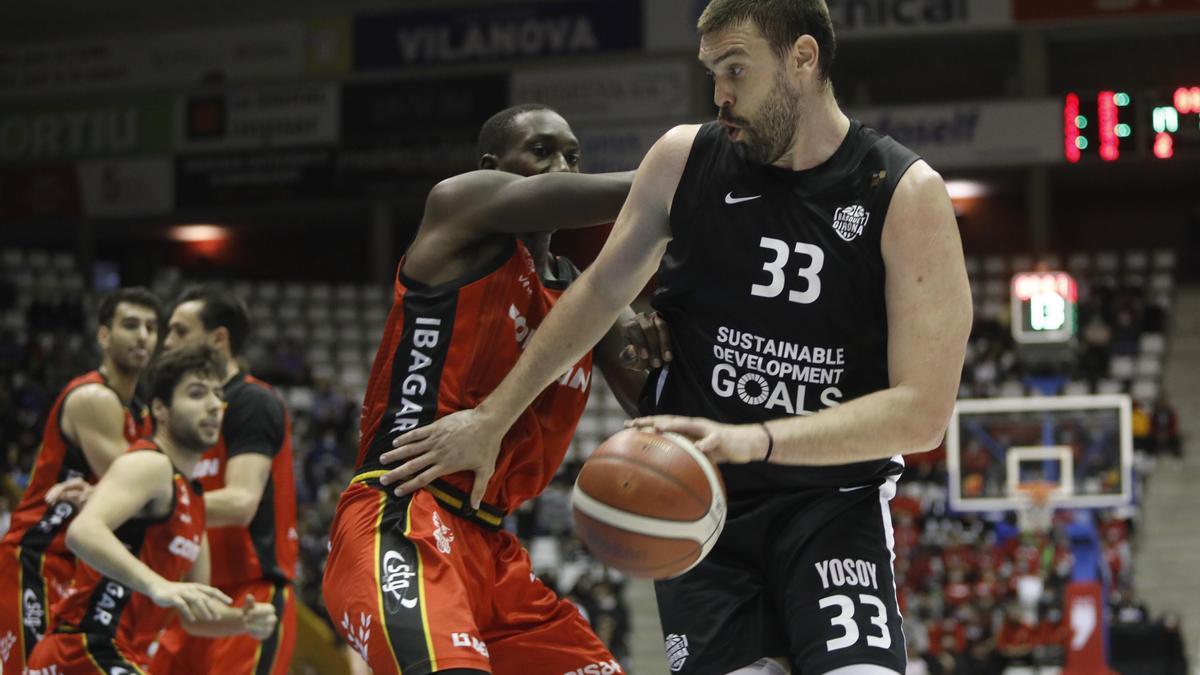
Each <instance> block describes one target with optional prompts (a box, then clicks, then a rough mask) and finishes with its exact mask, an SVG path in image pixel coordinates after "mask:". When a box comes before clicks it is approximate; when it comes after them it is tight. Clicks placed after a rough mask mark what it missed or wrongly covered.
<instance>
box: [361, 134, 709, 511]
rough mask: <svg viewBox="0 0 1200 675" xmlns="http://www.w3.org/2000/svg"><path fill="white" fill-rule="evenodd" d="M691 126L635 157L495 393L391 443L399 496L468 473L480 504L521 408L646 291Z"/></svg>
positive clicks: (389, 478)
mask: <svg viewBox="0 0 1200 675" xmlns="http://www.w3.org/2000/svg"><path fill="white" fill-rule="evenodd" d="M697 128H698V127H694V126H693V127H676V128H675V129H673V130H671V131H669V132H667V134H666V135H665V136H663V137H662V138H661V139H659V141H658V142H657V143H655V145H654V147H653V148H651V150H650V152H649V153H648V154H647V155H646V158H645V159H644V160H643V161H642V165H641V167H639V169H638V173H637V179H636V180H635V181H634V185H633V189H632V190H631V191H630V194H629V199H628V200H627V201H626V202H625V206H624V208H622V209H621V213H620V215H619V216H618V217H617V221H616V225H615V226H614V227H613V231H612V234H611V235H610V236H609V238H608V241H607V242H606V243H605V244H604V248H603V250H601V251H600V255H599V257H597V259H596V261H595V262H594V263H593V264H592V265H591V267H589V268H588V269H587V271H586V272H584V273H583V276H581V277H580V278H579V280H578V281H576V282H575V283H574V284H572V285H571V288H569V289H568V290H567V292H566V293H564V294H563V297H562V298H561V299H560V300H559V301H558V303H557V304H556V305H555V307H554V309H553V310H551V312H550V314H549V315H548V316H547V317H546V320H545V321H544V322H542V325H541V326H540V327H539V328H538V330H537V332H536V333H535V334H534V337H533V339H532V340H530V343H529V345H528V347H526V349H525V352H524V354H523V355H522V356H521V358H520V360H519V361H518V362H517V364H516V365H515V366H514V367H513V369H512V371H511V372H510V373H509V374H508V376H507V377H506V378H505V379H504V381H503V382H502V383H501V384H500V386H499V387H497V388H496V390H495V391H494V392H492V394H491V395H489V396H488V398H487V399H486V400H485V401H484V402H483V404H481V405H480V406H479V407H478V408H476V409H474V410H466V411H461V412H458V413H454V414H452V415H447V416H446V417H443V418H441V419H440V420H437V421H435V422H434V423H433V424H430V425H427V426H425V427H421V428H419V429H414V430H412V431H410V432H408V433H405V434H403V435H401V436H400V437H398V438H397V439H395V441H394V442H393V445H394V446H395V447H396V449H395V450H393V451H391V452H387V453H384V454H383V456H382V457H381V459H382V461H383V462H384V463H393V462H397V461H404V460H407V461H405V463H404V464H403V465H402V466H401V467H400V468H398V469H393V470H392V471H391V472H389V473H388V474H387V475H385V476H384V477H383V478H382V480H381V482H383V483H384V484H385V485H390V484H395V483H400V485H399V487H397V488H396V490H397V493H398V494H407V493H409V492H412V491H413V490H417V489H419V488H421V487H424V486H425V485H427V484H429V482H430V481H432V480H433V479H434V478H437V477H439V476H444V475H447V474H450V473H455V472H457V471H464V470H469V471H473V472H474V473H475V485H474V488H473V489H472V492H471V501H472V504H473V505H476V506H477V505H478V504H479V502H480V501H481V500H482V499H483V493H484V491H485V489H486V488H487V482H488V479H490V478H491V475H492V472H493V471H494V470H495V463H496V456H497V454H498V453H499V450H500V440H501V439H502V438H503V436H504V433H505V432H506V431H507V430H508V428H509V427H510V426H512V423H513V422H514V421H515V420H516V419H517V417H518V416H519V415H520V414H521V411H523V410H524V409H525V408H526V407H528V406H529V404H530V402H532V401H533V399H534V398H536V397H537V395H538V394H539V393H540V392H541V391H542V390H543V389H545V388H546V386H547V385H549V384H550V383H551V382H552V381H554V380H555V379H556V378H557V377H559V376H560V375H561V374H562V373H563V372H564V371H566V370H567V368H569V367H570V366H571V364H573V363H574V362H575V361H577V360H578V359H579V357H581V356H582V355H583V354H584V353H585V352H587V350H589V349H591V348H592V347H593V346H594V345H595V344H596V343H597V341H599V340H600V338H601V337H602V336H603V335H604V333H605V331H607V330H608V329H609V327H610V326H612V325H613V323H614V322H615V321H616V319H617V317H618V315H619V314H620V313H621V311H622V310H623V309H624V308H625V307H627V306H628V305H629V303H630V301H632V300H633V299H634V297H635V296H636V295H637V294H638V292H639V291H641V289H642V287H644V286H645V284H646V281H647V280H648V279H649V278H650V276H651V275H652V274H653V273H654V270H655V269H657V267H658V262H659V260H660V258H661V257H662V254H663V251H664V250H665V249H666V246H667V242H668V241H669V240H670V225H669V220H668V218H669V215H670V214H669V209H670V201H671V199H672V197H673V196H674V194H675V189H676V188H677V187H678V185H679V179H680V177H681V176H682V174H683V167H684V164H685V163H686V162H687V157H688V153H689V152H690V151H691V146H692V141H693V139H694V138H695V136H696V130H697Z"/></svg>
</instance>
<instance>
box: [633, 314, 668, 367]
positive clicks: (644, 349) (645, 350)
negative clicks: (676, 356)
mask: <svg viewBox="0 0 1200 675" xmlns="http://www.w3.org/2000/svg"><path fill="white" fill-rule="evenodd" d="M621 335H622V336H624V338H625V342H626V343H627V344H626V345H625V349H624V350H622V351H621V365H623V366H625V367H626V368H629V369H630V370H650V369H651V368H661V367H662V365H663V363H668V362H670V360H671V330H670V328H668V327H667V322H666V320H664V319H663V318H662V317H661V316H660V315H659V313H658V312H642V313H641V314H638V315H637V316H635V317H634V318H633V319H632V320H630V321H626V322H625V323H623V324H621Z"/></svg>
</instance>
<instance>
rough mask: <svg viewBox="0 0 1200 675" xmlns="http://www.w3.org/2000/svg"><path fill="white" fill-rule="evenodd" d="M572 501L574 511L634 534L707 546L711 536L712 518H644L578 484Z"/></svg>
mask: <svg viewBox="0 0 1200 675" xmlns="http://www.w3.org/2000/svg"><path fill="white" fill-rule="evenodd" d="M571 499H572V501H573V502H574V505H575V508H577V509H579V510H580V511H582V512H584V513H586V514H587V515H588V516H591V517H592V518H594V519H596V520H598V521H600V522H602V523H606V524H608V525H611V526H612V527H616V528H619V529H622V530H626V531H628V532H632V533H634V534H643V535H650V536H658V537H663V538H666V539H689V540H691V541H694V542H696V543H697V544H703V543H705V541H706V540H707V538H708V536H709V528H708V527H707V526H706V523H707V521H708V519H709V515H708V514H705V515H703V516H701V517H700V518H697V519H696V520H689V521H681V520H664V519H662V518H654V517H651V516H641V515H637V514H634V513H629V512H628V511H623V510H621V509H619V508H616V507H615V506H609V505H608V504H605V503H604V502H602V501H600V500H598V499H596V498H595V497H593V496H591V495H589V494H588V493H587V492H585V491H583V490H581V489H580V488H579V485H578V484H576V485H575V489H574V491H573V492H572V494H571Z"/></svg>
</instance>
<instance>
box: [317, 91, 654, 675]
mask: <svg viewBox="0 0 1200 675" xmlns="http://www.w3.org/2000/svg"><path fill="white" fill-rule="evenodd" d="M480 154H481V158H480V162H479V166H480V168H481V169H484V170H481V171H474V172H471V173H466V174H462V175H460V176H455V177H453V178H450V179H448V180H446V181H443V182H442V183H440V184H438V185H437V186H436V187H434V188H433V191H432V192H431V193H430V195H429V198H428V200H427V201H426V204H425V214H424V217H423V218H422V221H421V226H420V229H419V230H418V232H417V236H416V238H415V240H414V241H413V243H412V245H411V246H410V247H409V249H408V251H407V253H406V254H405V256H404V259H403V260H402V261H401V264H400V269H399V271H398V273H397V279H396V285H395V296H394V300H393V305H392V310H391V313H390V315H389V316H388V322H387V327H386V329H385V333H384V336H383V341H382V343H381V344H380V346H379V351H378V352H377V354H376V356H375V363H374V366H373V367H372V371H371V378H370V381H369V382H368V385H367V393H366V400H365V401H364V405H363V417H362V422H361V432H362V434H361V441H360V446H359V455H358V462H357V475H356V477H355V478H354V481H353V483H352V484H351V485H350V487H349V488H347V490H346V491H345V492H344V493H343V494H342V497H341V500H340V502H339V504H338V510H337V515H336V516H335V519H334V523H333V531H332V534H331V537H330V539H331V550H330V554H329V560H328V564H327V565H326V568H325V579H324V595H325V602H326V605H327V606H328V608H329V614H330V618H331V619H333V622H334V624H335V626H336V627H337V628H338V631H339V632H340V633H341V635H342V637H343V638H344V639H345V640H346V641H347V642H348V643H349V644H350V645H351V646H352V647H353V648H355V649H356V650H357V651H358V653H359V654H361V655H362V657H363V658H364V659H366V660H367V662H368V663H369V664H370V666H371V669H372V670H373V672H375V673H376V674H377V675H385V674H398V673H404V675H425V674H426V673H434V672H438V673H468V672H469V673H479V672H494V673H517V672H530V671H529V670H528V669H529V667H530V666H532V665H536V666H537V670H536V672H539V673H542V672H545V673H569V672H576V671H580V672H589V673H590V672H597V673H600V672H604V673H619V672H623V671H622V670H621V667H620V664H618V663H617V662H616V660H615V659H614V658H613V656H612V655H611V654H610V653H609V651H608V650H607V649H606V648H605V647H604V645H603V644H602V643H601V642H600V640H599V639H598V638H597V637H596V636H595V634H594V633H593V632H592V630H591V628H590V627H589V626H588V624H587V622H586V621H585V620H584V619H583V617H582V616H581V615H580V613H579V611H578V610H577V609H576V608H575V607H574V606H573V605H571V604H570V603H569V602H567V601H565V600H562V599H560V598H558V596H557V595H556V594H555V593H554V591H553V590H551V589H550V588H548V587H546V586H545V585H543V584H542V583H541V582H540V581H538V580H537V579H536V578H534V576H533V573H532V570H531V567H530V562H529V556H528V554H527V553H526V552H525V550H524V549H523V548H522V547H521V545H520V543H519V542H518V541H517V539H516V537H514V536H513V535H512V534H511V533H509V532H505V531H502V530H501V527H500V526H501V523H502V519H503V518H504V515H505V514H506V513H509V512H511V511H512V510H513V509H514V508H516V506H517V505H519V504H520V503H521V502H523V501H525V500H527V499H530V498H532V497H534V496H536V495H537V494H538V493H540V492H541V491H542V489H544V488H545V486H546V485H547V483H549V481H550V479H551V478H552V477H553V475H554V473H555V471H556V470H557V469H558V466H559V464H560V463H561V462H562V459H563V456H564V455H565V453H566V450H567V447H568V444H569V443H570V440H571V437H572V435H573V433H574V430H575V425H576V423H577V421H578V420H579V416H580V414H581V413H582V412H583V407H584V403H585V402H586V401H587V395H588V391H589V389H590V384H591V377H592V356H591V355H590V354H589V355H587V356H584V357H583V358H581V359H579V360H578V361H577V362H576V363H574V364H573V365H572V366H571V367H570V369H569V370H567V371H566V372H564V373H563V374H562V376H561V377H560V378H559V380H558V382H556V383H555V384H552V385H551V386H550V387H549V388H548V389H546V391H545V392H543V394H542V396H541V397H539V398H538V400H537V401H535V402H534V403H533V404H532V405H531V406H529V408H528V409H527V410H526V411H525V412H524V414H523V415H522V416H521V419H520V421H519V422H518V423H517V424H516V425H515V426H514V428H513V431H512V433H511V434H509V435H508V437H507V438H506V439H505V444H504V449H503V451H502V452H501V456H500V459H499V461H498V462H497V463H496V464H495V465H494V466H488V467H486V470H485V467H483V466H477V467H476V466H459V467H457V468H458V469H461V470H460V471H456V472H446V471H441V472H440V473H445V474H448V475H446V477H445V478H444V479H443V480H439V481H436V482H434V483H431V484H429V485H428V486H427V487H426V489H424V490H421V491H420V492H417V493H416V494H411V495H408V496H405V497H397V496H395V495H393V494H392V493H391V491H390V490H389V489H387V488H385V487H383V486H381V485H380V483H379V480H378V478H379V476H380V475H382V474H383V473H384V472H385V469H384V463H385V461H386V458H385V457H384V453H386V452H387V451H390V450H391V449H392V439H393V438H395V437H396V436H397V435H398V434H400V433H402V432H404V431H406V430H408V429H413V428H416V427H419V426H421V425H425V424H428V423H430V422H432V421H433V420H434V419H436V418H438V417H441V416H443V415H446V414H448V413H451V412H454V411H456V410H461V409H463V408H469V407H471V406H474V405H475V404H476V403H478V402H479V401H480V400H481V399H482V398H483V397H484V396H486V395H487V394H488V393H489V392H491V390H492V388H493V387H494V386H495V385H496V383H497V382H499V381H500V379H501V378H503V377H504V374H505V373H507V372H508V370H509V368H511V367H512V364H513V363H514V362H515V361H516V360H517V357H518V356H519V355H520V354H521V350H522V349H523V348H524V345H525V344H526V343H527V342H528V340H529V338H530V336H531V335H532V334H533V332H534V331H535V330H536V329H537V327H538V325H539V324H540V323H541V321H542V318H543V317H544V316H545V315H546V313H547V312H549V310H550V307H551V306H552V305H553V304H554V302H555V301H556V300H557V299H558V298H559V296H560V295H561V294H562V292H563V290H564V289H565V288H566V286H567V284H568V283H569V282H570V281H571V280H573V279H574V278H575V277H576V276H577V274H578V273H577V272H576V270H575V269H574V267H572V266H571V265H570V263H568V262H567V261H565V260H563V259H558V258H555V257H554V256H552V255H550V253H549V241H550V233H551V232H552V231H553V230H555V229H559V228H565V227H584V226H588V225H596V224H601V223H605V222H609V221H611V220H612V219H613V218H614V217H615V216H616V214H617V212H618V210H619V209H620V206H621V204H622V202H623V201H624V199H625V195H626V193H627V191H628V189H629V185H630V181H631V179H632V175H631V174H619V175H616V174H610V175H591V176H587V175H579V174H578V171H579V143H578V141H577V140H576V139H575V135H574V134H573V133H572V132H571V128H570V127H569V126H568V125H567V123H566V121H565V120H564V119H563V118H562V117H560V116H559V115H558V114H557V113H555V112H554V111H552V110H549V109H547V108H545V107H544V106H518V107H516V108H510V109H508V110H505V111H502V112H500V113H498V114H497V115H495V116H494V117H493V118H492V119H491V120H489V121H488V122H487V123H486V124H485V125H484V127H483V129H482V131H481V133H480ZM495 169H499V170H495ZM521 233H524V234H521ZM630 316H631V314H630ZM623 346H624V340H623V339H622V338H621V336H620V334H619V331H613V332H611V333H610V335H609V336H607V337H606V339H605V340H604V341H603V342H602V343H601V345H600V346H599V348H598V349H597V351H596V356H597V362H598V363H599V364H600V365H601V368H602V369H604V371H605V376H606V378H608V380H609V382H610V384H611V385H612V387H613V389H614V391H615V392H616V393H617V395H618V398H619V399H621V400H622V402H623V403H624V404H632V401H633V400H634V398H635V397H636V392H637V390H638V389H639V388H640V386H641V383H642V380H643V379H644V376H643V375H641V374H640V373H635V372H633V371H629V370H625V369H623V368H621V367H620V363H619V358H618V354H619V352H620V351H621V348H622V347H623ZM422 468H423V467H422ZM437 468H441V467H437ZM493 470H494V474H495V479H494V480H492V481H491V482H490V484H489V478H491V476H492V474H493ZM472 474H474V475H472ZM473 505H474V506H473Z"/></svg>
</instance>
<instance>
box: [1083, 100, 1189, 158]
mask: <svg viewBox="0 0 1200 675" xmlns="http://www.w3.org/2000/svg"><path fill="white" fill-rule="evenodd" d="M1063 154H1064V156H1065V157H1066V159H1067V161H1068V162H1070V163H1071V164H1077V163H1079V162H1089V161H1100V162H1116V161H1119V160H1123V159H1127V158H1131V157H1140V158H1149V159H1151V160H1153V161H1164V160H1172V159H1175V158H1177V157H1195V158H1200V86H1178V87H1173V88H1168V89H1155V90H1145V91H1138V92H1130V91H1122V90H1119V89H1109V90H1102V91H1096V92H1087V93H1076V92H1071V93H1069V94H1067V95H1066V96H1065V97H1064V98H1063Z"/></svg>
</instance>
